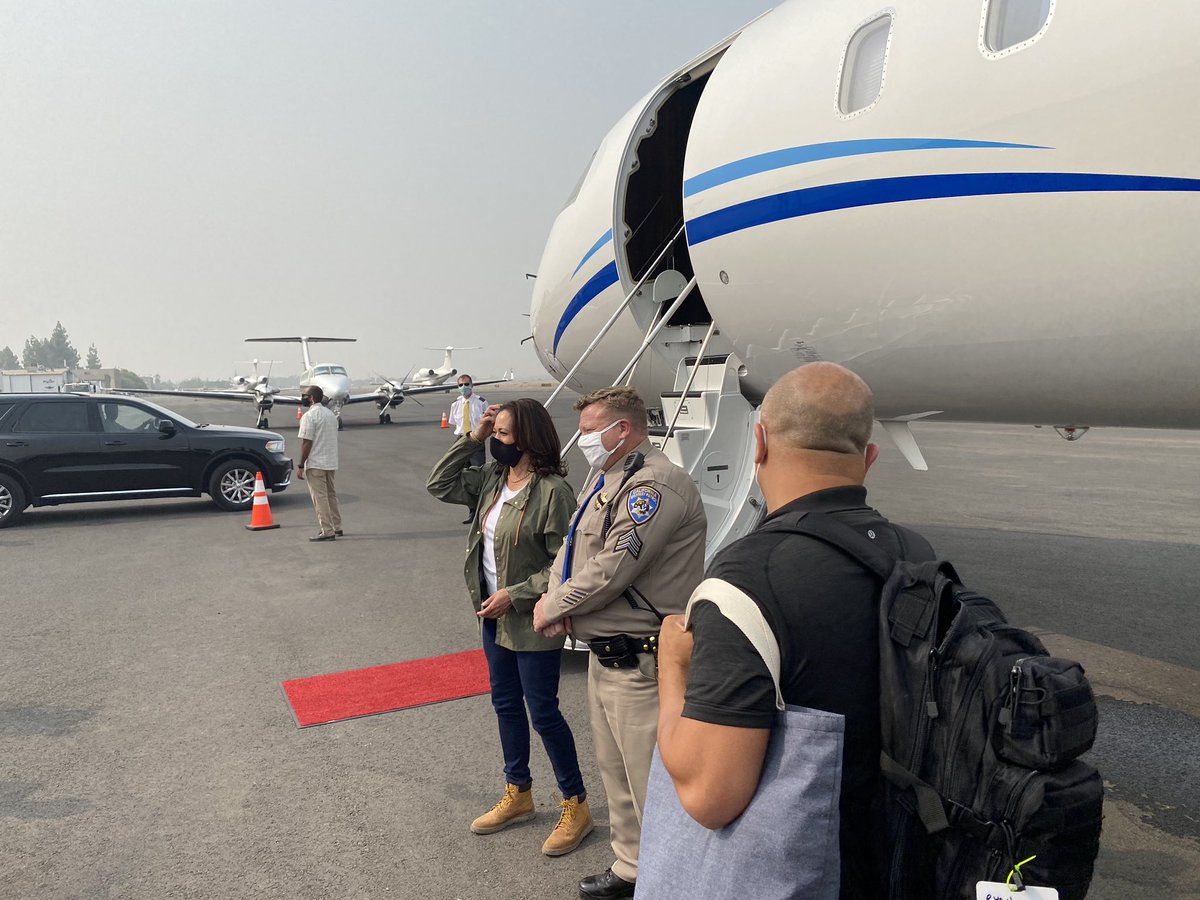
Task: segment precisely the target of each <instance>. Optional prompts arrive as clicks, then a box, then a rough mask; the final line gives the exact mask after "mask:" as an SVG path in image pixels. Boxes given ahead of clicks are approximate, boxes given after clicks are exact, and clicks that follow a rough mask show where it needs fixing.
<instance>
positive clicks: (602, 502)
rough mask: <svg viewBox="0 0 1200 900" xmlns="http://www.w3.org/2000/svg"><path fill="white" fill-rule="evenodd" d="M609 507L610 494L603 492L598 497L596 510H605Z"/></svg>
mask: <svg viewBox="0 0 1200 900" xmlns="http://www.w3.org/2000/svg"><path fill="white" fill-rule="evenodd" d="M607 505H608V494H606V493H604V491H601V492H600V493H598V494H597V495H596V509H604V507H605V506H607Z"/></svg>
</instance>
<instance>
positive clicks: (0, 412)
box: [0, 403, 16, 422]
mask: <svg viewBox="0 0 1200 900" xmlns="http://www.w3.org/2000/svg"><path fill="white" fill-rule="evenodd" d="M15 405H16V404H13V403H0V422H2V421H4V414H5V413H6V412H8V411H9V410H10V409H12V408H13V406H15Z"/></svg>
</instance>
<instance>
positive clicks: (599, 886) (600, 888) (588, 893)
mask: <svg viewBox="0 0 1200 900" xmlns="http://www.w3.org/2000/svg"><path fill="white" fill-rule="evenodd" d="M634 887H635V885H634V883H633V882H632V881H626V880H625V879H624V878H622V877H621V876H620V875H614V874H613V870H612V869H605V870H604V871H603V872H601V873H600V874H599V875H589V876H588V877H587V878H585V879H583V881H581V882H579V896H580V897H581V898H582V900H618V898H622V897H632V896H633V889H634Z"/></svg>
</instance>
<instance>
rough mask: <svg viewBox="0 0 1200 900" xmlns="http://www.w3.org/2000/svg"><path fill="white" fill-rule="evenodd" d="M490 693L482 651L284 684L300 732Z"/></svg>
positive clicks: (302, 679)
mask: <svg viewBox="0 0 1200 900" xmlns="http://www.w3.org/2000/svg"><path fill="white" fill-rule="evenodd" d="M489 690H490V686H489V685H488V672H487V662H486V661H485V660H484V658H483V651H482V650H467V651H466V652H464V653H449V654H447V655H446V656H431V657H429V658H428V659H414V660H410V661H409V662H402V663H392V664H390V665H386V666H371V667H370V668H367V669H352V670H351V671H349V672H334V673H333V674H332V675H314V676H313V677H311V678H294V679H292V680H291V681H285V682H283V693H284V696H285V697H287V699H288V702H289V703H290V704H291V705H292V715H294V716H295V717H296V724H297V725H298V726H299V727H301V728H305V727H307V726H309V725H326V724H328V723H329V722H340V721H341V720H343V719H356V718H358V717H359V716H373V715H376V714H378V713H385V712H392V711H393V710H397V709H408V708H409V707H410V706H424V705H425V704H426V703H440V702H441V701H443V700H457V699H458V698H460V697H473V696H475V695H476V694H486V693H487V692H488V691H489Z"/></svg>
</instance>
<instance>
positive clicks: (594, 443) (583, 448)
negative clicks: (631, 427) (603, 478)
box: [579, 419, 621, 469]
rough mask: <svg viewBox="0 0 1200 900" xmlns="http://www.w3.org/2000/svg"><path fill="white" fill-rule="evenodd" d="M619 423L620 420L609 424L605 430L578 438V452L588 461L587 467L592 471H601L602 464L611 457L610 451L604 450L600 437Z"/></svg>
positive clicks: (611, 451)
mask: <svg viewBox="0 0 1200 900" xmlns="http://www.w3.org/2000/svg"><path fill="white" fill-rule="evenodd" d="M620 423H621V420H620V419H617V421H616V422H613V423H612V424H610V425H609V426H608V427H607V428H602V429H600V430H599V431H593V432H592V433H591V434H585V435H583V436H581V437H580V438H579V450H580V452H581V453H583V457H584V459H586V460H587V461H588V465H589V466H591V467H592V468H593V469H602V468H604V464H605V463H606V462H608V458H609V457H610V456H612V455H613V450H616V449H617V448H616V447H613V449H612V450H605V449H604V441H602V440H601V439H600V435H602V434H604V432H606V431H609V430H611V429H612V428H614V427H616V426H617V425H619V424H620Z"/></svg>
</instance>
